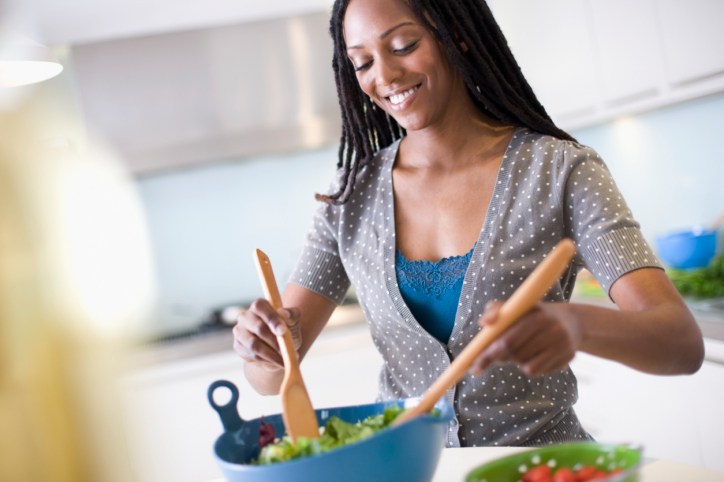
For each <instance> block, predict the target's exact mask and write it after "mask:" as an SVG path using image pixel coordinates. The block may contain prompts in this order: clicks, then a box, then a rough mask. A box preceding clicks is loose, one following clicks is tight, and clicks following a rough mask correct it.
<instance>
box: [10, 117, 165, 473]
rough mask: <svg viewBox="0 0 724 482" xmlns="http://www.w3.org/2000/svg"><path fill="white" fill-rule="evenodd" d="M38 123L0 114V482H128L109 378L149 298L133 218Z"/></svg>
mask: <svg viewBox="0 0 724 482" xmlns="http://www.w3.org/2000/svg"><path fill="white" fill-rule="evenodd" d="M39 114H40V115H37V114H35V115H32V116H28V115H27V110H26V111H22V109H21V110H18V111H13V112H7V111H5V112H0V131H1V132H2V135H3V142H2V143H0V480H2V481H3V482H16V481H18V482H20V481H22V482H28V481H43V482H55V481H58V482H61V481H62V482H66V481H67V482H71V481H72V482H83V481H104V482H105V481H124V482H128V481H133V480H135V479H136V477H135V476H134V474H133V473H132V472H131V470H132V469H131V466H132V464H131V463H130V462H129V457H128V455H127V447H126V440H125V437H124V430H123V426H122V423H121V413H120V409H119V403H118V402H117V390H116V378H117V377H116V373H117V371H118V370H119V369H120V362H121V355H122V354H123V348H124V344H125V343H124V340H126V339H128V338H129V337H130V336H131V335H132V330H133V329H134V327H135V326H137V325H138V324H139V323H140V322H142V321H143V319H144V317H145V316H147V313H148V312H149V306H150V303H151V299H152V295H153V289H152V288H153V279H152V276H151V269H150V266H151V263H150V254H149V253H150V248H149V246H148V240H147V235H146V231H145V224H144V222H143V218H142V211H141V208H140V205H139V204H138V203H137V200H136V198H135V193H134V192H133V190H132V188H131V184H130V182H129V179H127V177H126V175H125V173H124V172H123V171H122V170H121V169H120V167H118V165H116V164H115V163H114V162H113V160H112V158H111V157H109V156H108V155H107V154H106V153H104V152H102V151H100V150H98V149H96V148H93V147H91V146H90V145H84V144H83V143H80V142H78V140H77V139H60V140H58V139H53V137H52V136H49V134H52V133H53V128H52V126H48V122H51V120H50V119H54V118H57V115H56V116H54V115H47V116H46V115H42V114H43V110H42V109H40V110H39ZM56 114H57V113H56ZM67 122H68V123H71V122H73V119H67Z"/></svg>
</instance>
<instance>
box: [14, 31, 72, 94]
mask: <svg viewBox="0 0 724 482" xmlns="http://www.w3.org/2000/svg"><path fill="white" fill-rule="evenodd" d="M62 71H63V66H62V65H61V64H60V62H58V60H57V59H56V58H55V56H54V55H53V52H52V51H51V50H50V49H49V48H48V47H46V46H45V45H42V44H39V43H37V42H35V41H33V40H30V39H28V38H26V37H21V36H12V37H10V38H8V37H5V38H2V39H0V88H5V87H18V86H21V85H28V84H34V83H36V82H42V81H43V80H47V79H50V78H51V77H55V76H56V75H58V74H59V73H61V72H62Z"/></svg>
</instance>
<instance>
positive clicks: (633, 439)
mask: <svg viewBox="0 0 724 482" xmlns="http://www.w3.org/2000/svg"><path fill="white" fill-rule="evenodd" d="M571 366H572V368H573V371H574V373H575V374H576V376H577V377H578V382H579V390H578V392H579V398H578V403H577V404H576V405H575V406H574V408H575V410H576V413H577V414H578V416H579V418H580V420H581V423H582V424H583V426H584V428H586V429H587V430H589V432H590V433H591V435H593V437H594V438H596V440H597V441H599V442H604V443H625V442H627V443H634V444H640V445H642V446H643V448H644V455H645V456H646V457H651V458H661V459H667V460H674V461H677V462H681V463H686V464H690V465H702V463H703V461H702V457H701V451H700V446H699V443H700V442H699V434H698V431H697V427H696V420H695V418H694V416H693V415H692V408H693V407H692V404H691V393H692V389H693V386H694V384H695V379H694V378H692V377H661V376H654V375H647V374H644V373H641V372H638V371H635V370H633V369H631V368H628V367H626V366H624V365H621V364H619V363H614V362H612V361H608V360H604V359H601V358H597V357H594V356H590V355H586V354H584V353H578V354H577V355H576V358H575V359H574V361H573V363H571Z"/></svg>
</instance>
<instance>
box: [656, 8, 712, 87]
mask: <svg viewBox="0 0 724 482" xmlns="http://www.w3.org/2000/svg"><path fill="white" fill-rule="evenodd" d="M657 7H658V14H659V22H660V29H661V32H662V33H663V35H662V37H661V38H662V44H663V52H664V56H665V60H666V73H667V77H668V80H669V81H670V82H671V83H672V84H675V85H677V86H683V85H685V84H688V83H691V82H695V81H697V80H706V79H707V78H709V77H711V76H714V75H717V74H722V73H724V53H722V45H724V28H722V22H724V2H722V1H721V0H688V1H686V2H682V1H680V0H658V2H657Z"/></svg>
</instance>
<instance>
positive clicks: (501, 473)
mask: <svg viewBox="0 0 724 482" xmlns="http://www.w3.org/2000/svg"><path fill="white" fill-rule="evenodd" d="M641 451H642V450H641V447H639V446H633V445H615V444H611V445H607V444H598V443H593V442H581V443H569V444H560V445H549V446H546V447H541V448H537V449H533V450H526V451H525V452H520V453H516V454H513V455H509V456H507V457H503V458H500V459H497V460H493V461H492V462H488V463H487V464H484V465H481V466H480V467H477V468H475V469H473V470H472V471H471V472H470V473H468V475H467V477H466V478H465V482H517V481H519V480H520V478H521V477H522V476H523V474H524V473H525V471H527V470H528V469H530V468H531V467H535V466H536V465H541V464H547V465H549V466H550V467H551V468H552V469H556V468H558V467H568V468H571V469H573V470H576V469H578V468H580V467H581V466H583V465H594V466H596V467H598V468H599V469H601V470H604V471H606V472H610V471H612V470H614V469H619V468H620V469H623V472H619V473H618V474H615V475H613V476H611V477H608V478H606V479H599V480H601V481H602V480H606V481H608V482H614V481H615V482H636V481H638V480H639V477H638V469H639V466H640V465H641Z"/></svg>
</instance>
